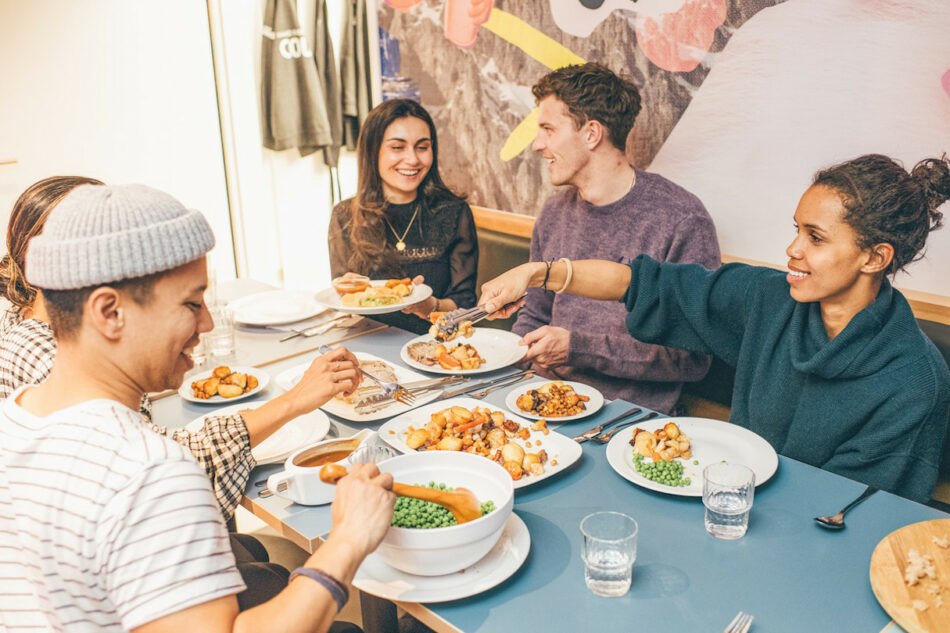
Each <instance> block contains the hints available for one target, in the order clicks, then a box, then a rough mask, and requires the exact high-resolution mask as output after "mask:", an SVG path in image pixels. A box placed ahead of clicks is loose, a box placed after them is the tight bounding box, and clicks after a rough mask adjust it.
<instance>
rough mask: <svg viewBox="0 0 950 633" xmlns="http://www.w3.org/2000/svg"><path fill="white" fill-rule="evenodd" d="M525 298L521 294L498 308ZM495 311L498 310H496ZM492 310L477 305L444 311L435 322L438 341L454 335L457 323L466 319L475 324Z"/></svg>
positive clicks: (503, 307) (457, 326)
mask: <svg viewBox="0 0 950 633" xmlns="http://www.w3.org/2000/svg"><path fill="white" fill-rule="evenodd" d="M524 298H525V295H522V296H521V297H519V298H518V299H516V300H515V301H512V302H511V303H508V304H506V305H503V306H502V307H501V308H499V310H504V309H505V308H508V307H510V306H513V305H515V304H516V303H518V302H519V301H521V300H522V299H524ZM495 312H498V310H496V311H495ZM490 314H492V312H486V311H485V310H483V309H482V308H479V307H478V306H476V307H474V308H459V309H458V310H452V311H451V312H446V313H445V314H443V315H442V316H441V317H439V320H438V321H436V322H435V327H436V329H437V330H438V335H437V336H436V337H435V338H437V339H438V340H440V341H448V340H451V339H452V337H454V336H455V333H456V332H458V329H459V325H461V324H462V323H465V322H466V321H467V322H469V323H471V324H473V325H474V324H475V323H478V322H479V321H481V320H482V319H484V318H486V317H488V316H489V315H490Z"/></svg>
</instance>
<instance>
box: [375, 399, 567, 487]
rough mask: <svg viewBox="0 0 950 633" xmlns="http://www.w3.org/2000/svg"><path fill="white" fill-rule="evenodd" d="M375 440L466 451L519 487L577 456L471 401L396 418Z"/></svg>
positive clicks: (400, 447) (557, 440)
mask: <svg viewBox="0 0 950 633" xmlns="http://www.w3.org/2000/svg"><path fill="white" fill-rule="evenodd" d="M379 437H380V439H382V440H383V441H384V442H386V443H387V444H389V445H390V446H392V447H393V448H395V449H396V450H397V451H400V452H402V453H406V454H409V453H413V452H423V451H430V450H438V451H466V452H471V453H474V454H476V455H481V456H482V457H484V458H485V459H491V460H493V461H495V462H498V464H500V465H501V466H502V467H503V468H504V469H505V470H506V471H507V472H508V474H509V475H511V478H512V479H513V480H514V487H515V488H516V489H517V488H523V487H525V486H530V485H531V484H533V483H536V482H539V481H543V480H545V479H547V478H548V477H552V476H554V475H556V474H557V473H559V472H561V471H563V470H565V469H567V468H568V467H570V465H571V464H573V463H574V462H576V461H577V460H578V459H579V458H580V456H581V447H580V444H578V443H577V442H575V441H574V440H572V439H570V438H568V437H567V436H564V435H561V434H560V433H557V432H555V431H552V430H550V429H548V428H547V424H546V423H545V421H544V420H537V421H534V422H532V421H531V420H526V419H525V418H522V417H520V416H517V415H512V414H510V413H507V412H505V411H502V410H500V409H498V408H497V407H486V406H485V403H484V402H482V401H481V400H476V399H474V398H466V397H460V398H450V399H449V400H441V401H439V402H432V403H429V404H427V405H425V406H422V407H418V408H416V409H413V410H412V411H409V412H407V413H404V414H402V415H400V416H397V417H395V418H393V419H391V420H389V421H388V422H386V423H384V424H383V425H382V426H381V427H380V428H379Z"/></svg>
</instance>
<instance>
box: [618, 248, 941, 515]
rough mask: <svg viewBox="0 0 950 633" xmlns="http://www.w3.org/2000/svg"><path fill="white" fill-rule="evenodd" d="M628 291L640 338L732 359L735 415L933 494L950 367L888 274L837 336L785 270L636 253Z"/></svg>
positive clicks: (844, 469)
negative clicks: (799, 295) (793, 289)
mask: <svg viewBox="0 0 950 633" xmlns="http://www.w3.org/2000/svg"><path fill="white" fill-rule="evenodd" d="M630 268H631V270H632V272H633V275H632V277H631V280H630V287H629V289H628V290H627V294H626V296H625V297H624V299H623V301H624V303H625V304H626V306H627V310H628V311H629V314H628V315H627V329H628V330H629V331H630V333H631V334H632V335H633V336H635V337H636V338H638V339H640V340H641V341H646V342H648V343H657V344H660V345H668V346H671V347H678V348H682V349H687V350H691V351H694V352H702V353H705V354H714V355H716V356H719V357H720V358H722V359H723V360H724V361H725V362H726V363H728V364H729V365H732V366H733V367H735V368H736V381H735V387H734V390H733V395H732V413H731V414H730V421H731V422H733V423H735V424H739V425H741V426H744V427H746V428H748V429H751V430H752V431H754V432H755V433H758V434H759V435H761V436H762V437H763V438H765V439H766V440H767V441H768V442H769V443H770V444H771V445H772V446H773V447H775V450H776V451H778V452H779V453H781V454H782V455H785V456H787V457H791V458H793V459H797V460H799V461H802V462H805V463H806V464H811V465H813V466H818V467H820V468H823V469H825V470H829V471H831V472H834V473H838V474H839V475H843V476H845V477H850V478H851V479H856V480H858V481H863V482H865V483H867V484H871V485H874V486H877V487H879V488H881V489H883V490H888V491H890V492H893V493H895V494H899V495H902V496H904V497H907V498H909V499H914V500H916V501H920V502H925V501H927V500H928V499H930V496H931V494H932V493H933V489H934V484H935V483H936V480H937V472H938V467H939V460H940V455H941V450H942V447H943V439H944V434H945V432H946V427H947V420H948V412H950V371H948V369H947V365H946V363H944V361H943V358H942V357H941V356H940V353H939V352H938V351H937V349H936V347H934V345H933V343H931V342H930V340H929V339H927V337H926V336H924V334H923V333H922V332H921V331H920V328H919V327H918V326H917V322H916V320H915V319H914V315H913V313H912V312H911V309H910V306H909V305H908V303H907V300H906V299H905V298H904V296H903V295H902V294H901V293H900V292H898V291H897V290H895V289H894V288H893V287H892V286H891V285H890V284H889V283H888V282H887V281H886V280H885V281H884V283H883V284H882V285H881V290H880V292H879V293H878V296H877V299H876V300H875V301H874V303H873V304H871V305H870V306H868V307H867V308H865V309H864V310H862V311H861V312H859V313H858V314H857V315H855V317H854V318H853V319H851V322H850V323H848V325H847V327H845V329H844V330H843V331H842V332H841V333H840V334H838V336H836V337H835V338H834V339H832V340H829V339H828V335H827V334H826V333H825V328H824V324H823V322H822V318H821V309H820V306H819V304H818V303H798V302H797V301H795V300H794V299H792V297H791V295H790V294H789V290H788V283H787V282H786V281H785V274H784V273H782V272H781V271H777V270H772V269H769V268H758V267H753V266H746V265H743V264H729V265H726V266H723V267H722V268H720V269H718V270H715V271H708V270H706V269H705V268H703V267H702V266H697V265H692V264H662V265H661V264H659V263H658V262H656V261H654V260H652V259H650V258H649V257H646V256H641V257H638V258H637V259H635V260H634V261H633V262H632V263H631V264H630Z"/></svg>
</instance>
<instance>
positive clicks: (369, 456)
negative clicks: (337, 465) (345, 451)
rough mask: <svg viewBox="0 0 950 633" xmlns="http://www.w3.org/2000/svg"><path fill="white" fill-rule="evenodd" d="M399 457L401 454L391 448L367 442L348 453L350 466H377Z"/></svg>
mask: <svg viewBox="0 0 950 633" xmlns="http://www.w3.org/2000/svg"><path fill="white" fill-rule="evenodd" d="M376 442H379V440H376ZM399 455H401V453H400V452H399V451H397V450H396V449H395V448H393V447H392V446H389V445H387V444H381V443H374V442H367V443H366V444H363V445H362V446H360V447H359V448H357V449H356V450H355V451H353V452H352V453H350V456H349V458H348V461H349V462H350V463H351V464H378V463H379V462H384V461H386V460H387V459H390V458H392V457H397V456H399Z"/></svg>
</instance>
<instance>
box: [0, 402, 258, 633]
mask: <svg viewBox="0 0 950 633" xmlns="http://www.w3.org/2000/svg"><path fill="white" fill-rule="evenodd" d="M28 388H29V387H24V388H22V389H18V390H17V391H16V392H14V394H13V395H12V396H11V397H10V398H9V399H8V400H6V401H5V402H2V403H0V629H2V630H8V631H40V630H53V631H63V630H69V631H121V630H127V629H132V628H134V627H137V626H141V625H142V624H145V623H147V622H151V621H152V620H155V619H157V618H160V617H162V616H165V615H169V614H172V613H175V612H177V611H180V610H182V609H185V608H187V607H190V606H194V605H197V604H200V603H203V602H207V601H208V600H212V599H214V598H219V597H222V596H227V595H231V594H236V593H238V592H240V591H242V590H243V589H244V583H243V582H242V580H241V576H240V574H239V573H238V571H237V569H236V568H235V566H234V556H233V554H232V553H231V548H230V546H229V543H228V535H227V530H226V528H225V526H224V523H223V522H222V518H221V512H220V509H219V507H218V504H217V502H216V501H215V498H214V495H213V493H212V492H211V487H210V484H209V481H208V477H207V476H206V475H205V473H204V472H203V471H202V470H201V468H200V467H199V466H198V465H197V464H196V463H195V461H194V458H193V457H192V456H191V455H190V454H189V453H188V452H187V451H186V450H185V449H184V448H182V447H181V446H180V445H179V444H176V443H175V442H173V441H171V440H170V439H168V438H166V437H162V436H160V435H157V434H155V433H154V432H153V431H151V430H150V429H149V428H148V427H147V426H145V425H144V424H142V417H141V415H140V414H139V413H138V412H137V411H133V410H131V409H129V408H127V407H125V406H123V405H121V404H119V403H117V402H114V401H111V400H93V401H89V402H85V403H83V404H80V405H76V406H73V407H69V408H67V409H63V410H61V411H57V412H56V413H54V414H52V415H50V416H48V417H45V418H37V417H35V416H33V415H31V414H30V413H28V412H27V411H26V410H24V409H23V408H21V407H20V406H19V405H17V403H16V399H17V398H18V397H19V395H20V393H22V392H23V390H24V389H28Z"/></svg>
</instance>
